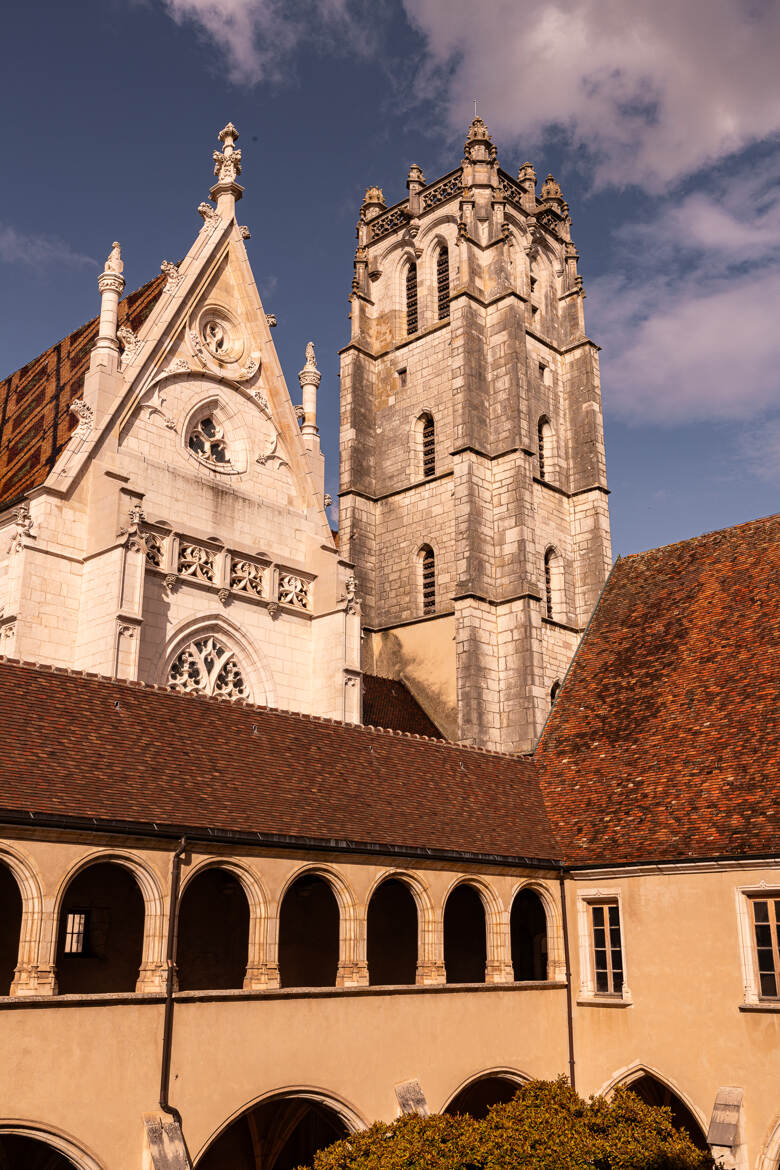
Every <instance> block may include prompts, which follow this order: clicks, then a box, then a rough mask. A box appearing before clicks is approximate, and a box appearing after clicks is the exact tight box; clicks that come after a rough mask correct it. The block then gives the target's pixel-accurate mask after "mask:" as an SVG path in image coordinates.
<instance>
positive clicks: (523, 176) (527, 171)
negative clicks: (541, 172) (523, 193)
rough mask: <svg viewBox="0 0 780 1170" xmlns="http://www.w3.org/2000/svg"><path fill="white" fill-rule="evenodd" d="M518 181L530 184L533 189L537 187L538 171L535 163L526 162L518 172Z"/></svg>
mask: <svg viewBox="0 0 780 1170" xmlns="http://www.w3.org/2000/svg"><path fill="white" fill-rule="evenodd" d="M517 181H518V183H522V184H523V185H525V184H526V183H530V184H531V186H532V187H535V186H536V171H535V170H534V166H533V163H529V162H524V163H523V164H522V166H521V167H520V169H519V171H518V172H517Z"/></svg>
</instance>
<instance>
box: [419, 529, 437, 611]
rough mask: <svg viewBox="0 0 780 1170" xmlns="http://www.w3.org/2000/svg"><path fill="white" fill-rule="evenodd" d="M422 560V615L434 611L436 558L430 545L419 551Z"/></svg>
mask: <svg viewBox="0 0 780 1170" xmlns="http://www.w3.org/2000/svg"><path fill="white" fill-rule="evenodd" d="M420 557H421V560H422V599H423V613H433V612H434V611H435V609H436V558H435V557H434V554H433V549H432V548H431V547H430V545H425V546H424V548H422V549H421V550H420Z"/></svg>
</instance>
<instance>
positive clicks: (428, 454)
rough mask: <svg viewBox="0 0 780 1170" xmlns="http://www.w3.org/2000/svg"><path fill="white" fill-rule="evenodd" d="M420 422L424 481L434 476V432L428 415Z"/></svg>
mask: <svg viewBox="0 0 780 1170" xmlns="http://www.w3.org/2000/svg"><path fill="white" fill-rule="evenodd" d="M420 422H421V423H422V473H423V478H424V479H430V478H431V476H433V475H435V474H436V432H435V430H434V426H433V419H432V418H431V416H430V415H429V414H424V415H423V416H422V417H421V419H420Z"/></svg>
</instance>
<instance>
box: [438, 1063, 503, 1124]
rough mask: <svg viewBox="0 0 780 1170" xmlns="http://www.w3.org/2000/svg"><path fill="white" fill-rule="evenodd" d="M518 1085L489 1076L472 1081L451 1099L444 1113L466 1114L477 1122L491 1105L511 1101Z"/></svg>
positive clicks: (495, 1075)
mask: <svg viewBox="0 0 780 1170" xmlns="http://www.w3.org/2000/svg"><path fill="white" fill-rule="evenodd" d="M519 1087H520V1086H519V1083H518V1082H517V1081H513V1080H512V1079H511V1078H510V1077H507V1076H501V1075H500V1074H495V1073H494V1074H490V1075H488V1076H485V1077H480V1078H479V1080H476V1081H472V1082H471V1084H470V1085H466V1086H465V1088H463V1089H461V1090H460V1092H459V1093H458V1094H457V1095H456V1096H455V1097H453V1099H452V1100H451V1101H450V1103H449V1105H448V1106H447V1107H446V1109H445V1110H444V1112H445V1113H453V1114H454V1113H468V1114H470V1115H471V1116H472V1117H475V1118H477V1120H479V1119H480V1118H482V1117H487V1113H488V1110H489V1109H490V1107H491V1106H492V1105H503V1104H504V1103H505V1102H506V1101H511V1100H512V1098H513V1097H514V1095H515V1093H516V1092H517V1090H518V1089H519Z"/></svg>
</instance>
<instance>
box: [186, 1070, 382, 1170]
mask: <svg viewBox="0 0 780 1170" xmlns="http://www.w3.org/2000/svg"><path fill="white" fill-rule="evenodd" d="M286 1101H302V1102H311V1103H312V1104H313V1105H314V1106H320V1107H322V1108H324V1109H327V1110H330V1111H331V1112H332V1113H334V1114H335V1115H336V1117H337V1118H338V1119H339V1121H340V1122H341V1124H342V1126H343V1127H344V1129H345V1131H346V1132H347V1134H350V1133H357V1132H358V1131H359V1130H362V1129H367V1128H368V1125H369V1123H368V1121H367V1120H366V1118H365V1117H363V1115H362V1114H361V1113H360V1112H359V1111H358V1110H357V1109H356V1108H355V1106H354V1105H352V1104H351V1102H349V1101H347V1100H346V1098H344V1097H341V1096H339V1095H338V1094H336V1093H331V1092H329V1091H328V1090H326V1089H322V1088H319V1087H317V1086H312V1085H285V1086H283V1087H281V1088H278V1089H273V1090H271V1091H270V1092H268V1093H262V1094H260V1095H259V1096H257V1097H254V1098H252V1099H251V1100H249V1101H247V1102H246V1103H245V1104H244V1105H241V1106H240V1107H239V1108H238V1109H236V1110H235V1111H234V1112H233V1113H232V1114H231V1115H230V1116H229V1117H228V1118H227V1119H226V1120H225V1121H223V1122H222V1123H221V1124H220V1125H219V1126H218V1127H217V1128H216V1129H214V1130H213V1131H212V1132H211V1134H210V1135H209V1137H208V1138H207V1139H206V1140H205V1141H204V1142H203V1144H202V1145H201V1147H200V1149H199V1150H198V1151H197V1152H196V1154H195V1156H194V1158H193V1165H194V1166H195V1167H196V1170H198V1168H199V1167H200V1166H201V1165H203V1162H202V1159H203V1158H204V1157H205V1155H206V1154H207V1153H208V1152H209V1150H210V1149H211V1148H212V1147H213V1146H214V1144H215V1143H216V1142H217V1141H219V1139H220V1138H221V1137H223V1135H224V1134H226V1133H227V1131H228V1130H229V1129H230V1127H231V1126H232V1125H235V1124H236V1123H237V1122H240V1121H241V1120H242V1119H243V1118H245V1117H247V1116H248V1115H249V1114H250V1113H252V1112H253V1111H254V1110H257V1109H259V1108H262V1107H263V1106H268V1105H273V1104H275V1103H277V1102H278V1103H282V1102H286Z"/></svg>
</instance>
